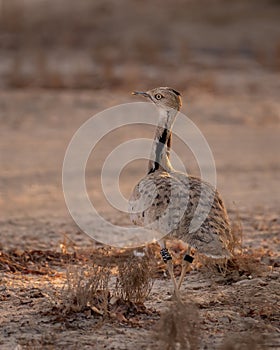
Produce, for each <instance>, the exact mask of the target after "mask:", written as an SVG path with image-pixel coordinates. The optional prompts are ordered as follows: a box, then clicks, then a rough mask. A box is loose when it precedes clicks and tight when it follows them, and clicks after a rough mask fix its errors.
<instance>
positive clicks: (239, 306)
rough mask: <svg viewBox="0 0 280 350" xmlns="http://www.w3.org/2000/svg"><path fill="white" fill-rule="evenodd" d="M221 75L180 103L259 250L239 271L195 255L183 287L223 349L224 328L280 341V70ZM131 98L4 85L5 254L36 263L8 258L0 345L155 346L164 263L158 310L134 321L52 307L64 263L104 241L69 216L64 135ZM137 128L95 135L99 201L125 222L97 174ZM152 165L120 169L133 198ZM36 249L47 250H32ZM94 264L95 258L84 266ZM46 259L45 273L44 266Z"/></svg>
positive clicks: (90, 181)
mask: <svg viewBox="0 0 280 350" xmlns="http://www.w3.org/2000/svg"><path fill="white" fill-rule="evenodd" d="M212 74H213V76H214V77H215V78H213V77H212V79H211V81H212V88H211V89H209V88H208V87H207V88H205V87H204V86H203V85H202V86H190V87H189V89H188V90H186V91H185V92H183V100H184V108H183V111H184V113H185V114H187V115H188V116H189V117H190V118H191V119H192V120H193V122H195V123H196V125H197V126H198V127H199V128H200V130H201V131H202V132H203V134H204V135H205V137H206V139H207V141H208V143H209V145H210V147H211V150H212V152H213V155H214V158H215V162H216V169H217V176H218V189H219V190H220V192H221V193H222V195H223V197H224V200H225V203H226V205H227V207H228V209H229V213H230V216H231V218H232V220H233V221H234V222H241V224H242V226H243V246H244V248H245V255H246V250H247V251H248V254H249V253H250V254H253V256H254V259H255V260H254V259H253V263H252V264H251V265H250V268H249V267H248V266H247V268H246V269H245V270H244V271H245V272H244V273H240V274H238V276H237V277H236V276H235V277H234V278H233V277H232V275H229V276H227V277H223V276H222V275H221V274H218V273H215V274H213V275H211V274H210V275H209V274H208V273H207V272H205V271H207V269H206V270H205V269H204V267H203V266H201V265H195V267H194V269H193V271H191V272H190V273H189V274H188V275H187V277H186V280H185V282H184V285H183V289H182V297H183V299H184V300H188V301H189V300H191V301H192V302H193V303H194V304H195V305H196V306H197V308H198V313H199V317H200V321H199V322H200V328H201V330H200V332H201V333H200V337H199V339H200V348H201V349H218V347H219V346H221V345H220V344H221V343H222V342H223V341H224V340H223V339H225V338H227V337H234V339H242V337H245V338H246V337H248V334H251V333H256V332H257V333H258V334H261V335H263V339H265V342H266V346H267V347H268V348H269V349H270V348H271V349H279V348H280V338H279V336H280V333H279V332H280V329H279V321H280V318H279V307H280V296H279V263H280V261H279V255H278V253H279V247H280V236H279V233H280V221H279V214H280V212H279V208H280V196H279V195H280V190H279V189H280V187H279V160H280V159H279V152H278V150H279V146H280V139H279V131H280V104H279V96H278V91H279V77H278V80H277V76H276V75H275V74H272V73H263V72H259V73H256V74H252V73H251V72H249V73H246V72H239V73H238V72H235V73H233V72H229V71H222V72H221V71H217V72H213V73H212ZM246 74H247V75H246ZM135 88H137V87H135ZM277 89H278V90H277ZM132 101H134V100H133V98H132V97H131V96H130V95H129V91H127V92H124V91H112V90H99V91H95V92H93V91H82V92H81V91H59V90H58V91H56V90H53V91H48V90H25V91H24V90H21V91H20V90H10V91H8V90H6V91H1V94H0V108H1V114H0V121H1V129H0V148H1V177H0V193H1V197H0V215H1V217H0V221H1V246H0V248H1V254H2V255H1V256H2V257H3V254H8V256H9V257H10V258H11V259H14V260H13V261H16V262H18V263H19V264H21V263H23V261H25V260H24V259H23V258H22V257H23V256H25V254H28V253H27V252H32V251H33V253H30V254H31V256H32V258H29V261H31V262H32V264H31V266H32V268H29V270H28V269H27V270H20V268H19V269H17V268H14V269H12V268H11V265H9V264H8V263H7V264H2V265H0V278H1V279H0V300H1V316H0V324H1V328H0V348H1V349H37V348H40V349H41V348H44V349H66V348H67V349H76V348H82V349H90V348H93V349H103V348H104V349H152V348H154V347H156V346H157V343H156V341H155V339H154V336H153V334H154V332H155V330H154V329H155V327H156V324H157V323H158V319H159V318H160V313H162V312H163V310H165V309H166V308H168V306H169V304H170V303H171V302H170V301H168V300H167V299H168V295H169V292H170V287H171V285H170V281H169V280H168V279H166V278H164V277H163V273H161V274H158V275H157V278H156V280H155V283H154V286H153V289H152V292H151V294H150V295H149V297H148V299H147V301H146V303H145V305H146V307H147V308H148V309H153V310H156V311H155V312H154V313H153V314H152V315H149V316H147V315H146V316H145V315H144V316H143V319H142V320H140V321H139V322H138V323H137V324H136V325H135V324H133V323H131V322H118V321H116V320H105V321H103V322H100V317H97V316H95V315H85V314H74V315H72V316H71V317H70V318H69V317H68V318H67V317H66V318H65V319H60V318H59V317H57V315H55V313H51V312H49V311H48V310H50V309H51V307H52V303H53V302H54V300H55V296H54V295H55V294H56V291H57V290H60V289H61V288H62V286H63V284H64V282H65V270H66V267H67V265H71V264H76V263H77V261H78V262H81V259H82V256H83V253H82V252H83V251H88V250H93V252H94V249H95V248H96V244H95V243H94V241H93V240H91V239H90V238H89V237H88V236H87V235H86V234H84V233H82V232H81V231H80V229H79V228H78V227H77V226H76V225H75V223H74V222H73V221H72V219H71V217H70V215H69V213H68V211H67V208H66V206H65V203H64V199H63V192H62V185H61V171H62V163H63V158H64V154H65V151H66V148H67V145H68V143H69V141H70V139H71V137H72V135H73V134H74V132H75V131H76V130H77V128H79V126H81V124H82V123H83V122H85V121H86V120H87V119H88V118H90V117H91V116H92V115H94V114H95V113H97V112H100V111H102V110H103V109H105V108H108V107H111V106H114V105H117V104H121V103H127V102H132ZM155 120H156V116H155ZM139 134H140V135H141V137H142V136H147V137H150V138H151V137H152V135H153V130H152V129H151V128H140V127H139V128H135V127H130V128H124V129H123V130H118V131H117V132H116V133H115V134H112V135H110V136H109V137H107V138H105V139H104V140H103V141H102V142H103V143H102V142H101V143H100V145H98V148H97V150H96V151H95V152H93V154H92V155H91V157H90V159H89V162H88V165H87V174H88V176H87V185H88V190H89V193H90V196H92V197H93V198H94V201H95V203H97V209H98V211H99V212H100V213H101V214H102V215H103V216H104V217H106V218H107V219H109V220H110V221H111V222H113V223H117V224H119V225H124V226H125V225H128V223H129V221H128V218H127V215H126V214H123V213H121V212H119V211H117V210H115V209H114V208H112V207H111V206H110V205H109V204H108V203H107V201H106V200H105V198H104V196H103V194H102V191H101V188H100V186H99V187H98V186H96V183H98V179H99V177H100V169H101V166H102V163H103V161H104V158H105V157H106V156H107V155H108V154H109V153H110V152H111V151H112V150H113V149H114V147H115V146H116V145H118V144H119V143H121V142H124V141H126V140H129V139H130V138H133V137H139ZM174 149H175V151H176V152H177V153H178V155H179V156H180V157H181V158H182V160H183V162H184V164H185V165H186V167H187V169H188V171H189V172H190V173H195V174H197V172H198V169H197V165H196V164H195V161H194V159H193V157H192V156H191V155H190V152H189V151H188V150H187V149H185V148H184V147H183V146H182V144H181V143H180V141H179V140H176V138H175V140H174ZM144 173H145V163H144V161H139V162H134V163H131V164H129V165H128V166H127V167H126V168H125V169H124V171H123V172H122V174H121V178H120V187H121V190H122V191H123V194H124V196H126V197H127V196H128V195H129V193H130V191H131V189H132V188H133V186H134V184H135V183H136V182H137V180H138V179H139V178H141V176H143V175H144ZM65 240H66V241H65ZM65 242H66V243H65ZM64 246H66V248H65V249H66V253H67V252H69V254H71V253H72V252H73V251H75V252H76V254H77V255H76V258H77V261H75V259H74V260H73V261H72V262H70V261H69V262H68V263H67V264H66V263H65V261H64V260H63V254H64V253H65V251H62V250H61V247H62V248H63V247H64ZM34 250H37V251H40V252H41V253H38V254H39V255H40V254H42V256H43V257H44V258H39V257H37V258H36V256H35V257H34V254H35V255H36V253H34ZM42 252H43V253H42ZM44 252H48V253H44ZM55 252H57V254H61V256H60V255H59V256H58V258H57V259H58V260H55V259H53V260H52V259H51V258H49V259H48V258H46V256H48V255H51V254H54V253H55ZM59 259H61V260H59ZM93 260H94V254H93ZM26 261H27V260H26ZM26 261H25V262H26ZM57 261H60V263H59V262H58V263H57ZM91 263H92V262H91V260H86V262H85V265H86V266H87V264H88V265H90V264H91ZM20 266H21V265H20ZM252 266H255V268H253V267H252ZM259 267H261V268H259ZM38 269H41V271H43V272H42V274H38V273H36V271H37V270H38ZM48 269H49V270H48ZM35 270H36V271H35ZM50 295H51V297H50ZM140 318H141V317H140ZM236 342H237V340H236ZM262 346H263V347H261V348H265V345H262ZM222 348H224V349H226V346H225V345H223V346H222ZM252 348H253V347H252ZM178 349H179V348H178Z"/></svg>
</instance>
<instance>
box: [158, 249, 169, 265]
mask: <svg viewBox="0 0 280 350" xmlns="http://www.w3.org/2000/svg"><path fill="white" fill-rule="evenodd" d="M160 254H161V256H162V259H163V261H164V262H165V263H167V261H168V260H171V259H172V256H171V255H170V254H169V251H168V249H167V248H163V249H161V251H160Z"/></svg>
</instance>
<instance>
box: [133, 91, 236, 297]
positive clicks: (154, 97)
mask: <svg viewBox="0 0 280 350" xmlns="http://www.w3.org/2000/svg"><path fill="white" fill-rule="evenodd" d="M132 94H133V95H141V96H143V97H146V98H148V99H149V100H150V101H152V102H153V103H154V104H155V105H156V106H157V108H158V111H159V122H158V125H157V128H156V131H155V137H154V142H153V146H152V153H151V157H150V160H149V165H148V169H147V175H146V176H145V177H144V178H143V179H142V180H140V182H139V183H138V184H137V185H136V186H135V188H134V190H133V193H132V195H131V197H130V200H129V203H130V218H131V221H132V222H133V223H134V224H135V225H139V226H144V227H147V228H149V229H151V230H154V231H158V232H159V233H160V234H161V236H162V237H163V238H162V239H160V240H159V244H160V246H161V255H162V258H163V260H164V262H165V263H166V264H167V269H168V272H169V274H170V277H171V279H172V282H173V285H174V292H175V295H176V296H179V289H180V286H181V284H182V281H183V279H184V277H185V274H186V271H187V268H188V265H189V264H191V263H192V261H193V257H192V256H191V255H190V254H191V249H192V248H194V249H195V250H197V251H198V252H199V253H201V254H204V255H206V256H210V257H213V258H229V257H230V255H231V254H230V251H229V245H230V242H231V241H232V236H231V230H230V224H229V220H228V215H227V212H226V209H225V206H224V203H223V201H222V199H221V197H220V195H219V193H218V192H217V191H216V189H215V188H214V187H213V186H211V185H210V184H208V183H207V182H204V181H202V180H201V179H200V178H198V177H194V176H189V175H187V174H185V173H182V172H178V171H176V170H175V169H173V167H172V165H171V163H170V160H169V156H170V148H171V135H172V126H173V124H174V121H175V118H176V115H177V114H178V112H179V110H180V109H181V106H182V101H181V95H180V93H179V92H178V91H176V90H174V89H171V88H168V87H159V88H155V89H152V90H149V91H147V92H138V91H137V92H133V93H132ZM199 203H200V209H199V212H198V213H196V209H197V208H198V205H199ZM204 214H205V215H204ZM195 215H198V219H199V217H200V216H202V217H203V215H204V216H205V218H204V219H203V221H202V222H201V225H199V227H198V228H197V229H196V230H195V231H193V230H191V229H190V226H191V223H192V220H193V219H196V218H195V217H194V216H195ZM171 236H173V237H176V238H178V239H181V240H182V241H184V242H185V243H187V249H186V252H185V255H184V258H183V262H182V272H181V276H180V278H179V281H178V284H177V281H176V279H175V276H174V273H173V263H172V257H171V255H170V253H169V251H168V249H167V248H166V239H167V238H168V237H171Z"/></svg>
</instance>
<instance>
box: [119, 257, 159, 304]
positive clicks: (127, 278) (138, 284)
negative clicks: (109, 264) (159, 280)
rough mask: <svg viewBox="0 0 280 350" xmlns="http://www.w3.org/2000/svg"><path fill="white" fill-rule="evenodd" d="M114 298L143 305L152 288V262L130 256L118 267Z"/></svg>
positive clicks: (144, 258)
mask: <svg viewBox="0 0 280 350" xmlns="http://www.w3.org/2000/svg"><path fill="white" fill-rule="evenodd" d="M118 271H119V274H118V277H117V280H116V296H117V297H118V298H120V299H123V300H126V301H131V302H134V303H140V304H141V303H144V301H145V300H146V298H147V297H148V295H149V294H150V292H151V289H152V286H153V282H154V280H153V264H152V260H151V259H150V258H149V257H147V255H144V256H134V255H132V256H131V257H130V258H128V259H127V260H126V261H125V262H122V263H121V264H119V266H118Z"/></svg>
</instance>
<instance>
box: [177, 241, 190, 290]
mask: <svg viewBox="0 0 280 350" xmlns="http://www.w3.org/2000/svg"><path fill="white" fill-rule="evenodd" d="M190 253H191V248H190V247H188V250H187V252H186V254H185V255H184V258H183V261H182V271H181V275H180V278H179V282H178V290H179V289H180V287H181V284H182V282H183V280H184V277H185V275H186V272H187V269H188V267H189V265H190V264H191V263H192V262H193V257H192V256H191V255H190Z"/></svg>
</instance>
